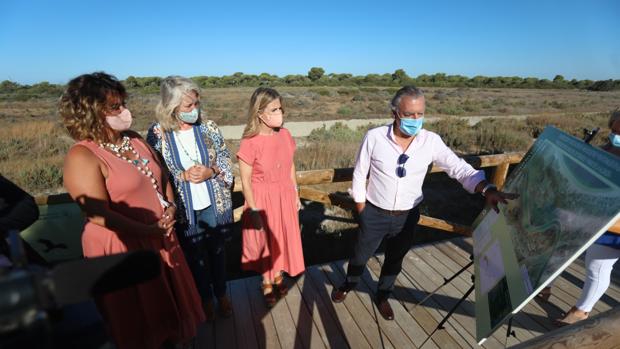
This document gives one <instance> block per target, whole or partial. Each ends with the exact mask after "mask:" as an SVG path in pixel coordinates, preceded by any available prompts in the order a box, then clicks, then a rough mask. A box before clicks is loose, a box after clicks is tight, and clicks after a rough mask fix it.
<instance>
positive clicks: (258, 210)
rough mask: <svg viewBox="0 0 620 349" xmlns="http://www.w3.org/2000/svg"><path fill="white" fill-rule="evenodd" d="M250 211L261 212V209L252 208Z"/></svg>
mask: <svg viewBox="0 0 620 349" xmlns="http://www.w3.org/2000/svg"><path fill="white" fill-rule="evenodd" d="M250 211H252V212H260V209H259V208H250Z"/></svg>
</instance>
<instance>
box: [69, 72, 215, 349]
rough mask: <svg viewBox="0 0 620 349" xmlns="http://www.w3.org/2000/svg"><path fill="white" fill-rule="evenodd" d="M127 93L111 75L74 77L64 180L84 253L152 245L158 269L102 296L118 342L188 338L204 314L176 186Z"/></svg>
mask: <svg viewBox="0 0 620 349" xmlns="http://www.w3.org/2000/svg"><path fill="white" fill-rule="evenodd" d="M126 97H127V93H126V91H125V88H124V87H123V85H122V84H121V83H120V82H119V81H118V80H117V79H116V78H115V77H113V76H111V75H108V74H105V73H93V74H85V75H81V76H78V77H77V78H75V79H73V80H71V81H70V82H69V84H68V86H67V89H66V91H65V93H64V94H63V96H62V97H61V99H60V103H59V111H60V114H61V116H62V117H63V121H64V124H65V126H66V128H67V130H68V131H69V133H70V134H71V136H72V137H73V139H75V140H76V143H75V144H74V145H73V146H72V147H71V149H70V150H69V152H68V154H67V156H66V158H65V163H64V185H65V187H66V188H67V191H68V192H69V194H70V195H71V197H72V198H73V199H74V200H75V201H76V202H77V203H78V205H80V207H81V208H82V210H83V212H84V213H85V215H86V217H87V220H86V223H85V225H84V230H83V234H82V249H83V252H84V256H85V257H86V258H90V257H97V256H104V255H110V254H116V253H123V252H127V251H134V250H152V251H155V252H157V253H158V254H159V256H160V257H161V270H162V272H161V274H160V275H159V276H158V277H157V278H155V279H153V280H150V281H147V282H144V283H141V284H138V285H136V286H133V287H129V288H126V289H123V290H120V291H116V292H113V293H108V294H106V295H104V296H102V297H100V298H98V299H97V305H98V308H99V310H100V311H101V313H102V315H103V317H104V320H105V322H106V325H107V328H108V331H109V333H110V334H111V336H112V337H113V339H114V341H115V343H116V345H117V347H119V348H162V347H164V346H166V345H176V344H184V343H188V342H189V341H190V340H191V339H192V338H193V337H194V336H195V335H196V327H197V325H198V324H199V323H200V322H201V321H203V320H204V313H203V312H202V310H201V307H197V306H196V304H200V296H199V295H198V292H197V290H196V286H195V284H194V281H193V278H192V275H191V272H190V270H189V268H188V266H187V263H186V261H185V257H184V255H183V252H182V251H181V249H180V247H179V242H178V240H177V236H176V233H175V232H174V229H173V227H174V216H175V210H176V207H175V205H174V194H173V191H172V188H171V186H170V184H169V183H168V180H167V175H166V173H165V169H164V168H162V166H161V165H160V163H159V161H158V159H157V156H155V155H154V153H153V152H152V151H151V148H150V147H149V146H148V145H147V144H146V142H145V141H144V140H143V139H142V138H141V137H140V135H138V134H137V133H135V132H132V131H130V130H129V127H130V126H131V121H132V117H131V112H130V111H129V109H127V108H126V107H125V98H126Z"/></svg>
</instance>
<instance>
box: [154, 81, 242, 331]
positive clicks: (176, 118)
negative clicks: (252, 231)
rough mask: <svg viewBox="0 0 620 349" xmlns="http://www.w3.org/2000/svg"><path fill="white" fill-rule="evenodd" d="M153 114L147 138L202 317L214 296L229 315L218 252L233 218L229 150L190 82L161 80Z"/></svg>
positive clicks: (222, 259)
mask: <svg viewBox="0 0 620 349" xmlns="http://www.w3.org/2000/svg"><path fill="white" fill-rule="evenodd" d="M156 116H157V122H156V123H154V124H153V125H152V126H151V127H150V129H149V131H148V135H147V141H148V143H149V144H150V145H151V146H152V147H153V148H154V149H155V150H156V151H157V152H158V153H159V154H160V155H161V157H162V158H163V159H164V162H165V164H166V166H167V168H168V170H169V171H170V173H171V177H172V182H173V185H174V187H175V188H176V192H177V200H176V203H177V206H178V207H179V209H178V211H177V212H178V215H177V231H179V232H181V234H180V235H181V236H180V237H179V239H180V241H181V246H182V247H183V251H184V252H185V256H186V257H187V261H188V263H189V266H190V268H191V270H192V274H193V275H194V279H195V281H196V285H197V286H198V291H199V292H200V295H201V296H202V300H203V307H204V310H205V314H206V316H207V320H213V319H214V318H215V312H214V310H213V309H214V307H213V296H214V295H215V298H217V300H218V305H219V312H220V315H221V316H223V317H229V316H231V315H232V304H231V302H230V300H229V299H228V296H227V295H226V255H225V253H224V252H225V238H226V237H227V236H228V234H229V232H230V225H231V223H232V221H233V218H232V201H231V195H230V194H231V193H230V192H231V187H232V183H233V175H232V170H231V160H230V153H229V152H228V148H227V147H226V143H224V138H223V137H222V134H221V132H220V130H219V128H218V127H217V125H216V124H215V122H213V121H211V120H206V119H204V118H203V116H204V115H202V113H201V110H200V90H199V88H198V86H197V85H196V84H195V83H194V82H193V81H192V80H190V79H188V78H184V77H180V76H169V77H167V78H165V79H164V80H163V81H162V83H161V101H160V102H159V104H158V106H157V109H156Z"/></svg>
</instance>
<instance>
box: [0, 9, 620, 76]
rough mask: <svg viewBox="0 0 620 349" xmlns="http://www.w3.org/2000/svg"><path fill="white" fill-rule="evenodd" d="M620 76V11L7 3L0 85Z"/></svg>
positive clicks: (1, 21) (1, 18)
mask: <svg viewBox="0 0 620 349" xmlns="http://www.w3.org/2000/svg"><path fill="white" fill-rule="evenodd" d="M313 66H318V67H322V68H324V69H325V71H326V72H327V73H352V74H355V75H365V74H368V73H392V72H393V71H394V70H396V69H399V68H402V69H405V71H406V72H407V73H408V74H409V75H411V76H418V75H420V74H434V73H439V72H441V73H446V74H460V75H465V76H469V77H473V76H475V75H486V76H521V77H529V76H532V77H538V78H549V79H552V78H553V77H554V76H555V75H556V74H561V75H563V76H564V77H565V78H566V79H572V78H576V79H592V80H601V79H619V78H620V1H617V0H610V1H597V0H592V1H584V0H580V1H572V0H564V1H559V0H558V1H556V0H554V1H545V0H537V1H529V0H521V1H502V0H495V1H425V2H417V1H412V0H409V1H406V0H405V1H388V0H386V1H364V0H358V1H338V0H330V1H323V0H313V1H295V0H289V1H250V2H244V1H129V0H127V1H116V0H108V1H88V0H82V1H62V0H55V1H51V0H49V1H43V0H41V1H34V0H1V1H0V81H2V80H12V81H17V82H20V83H26V84H32V83H36V82H40V81H49V82H52V83H66V82H67V81H68V80H69V79H70V78H72V77H74V76H76V75H79V74H82V73H88V72H92V71H98V70H103V71H106V72H109V73H112V74H114V75H116V76H117V77H119V78H121V79H124V78H126V77H127V76H129V75H134V76H166V75H171V74H178V75H185V76H197V75H216V76H221V75H228V74H232V73H235V72H244V73H248V74H260V73H262V72H267V73H270V74H277V75H279V76H283V75H287V74H306V73H307V71H308V70H309V69H310V68H311V67H313Z"/></svg>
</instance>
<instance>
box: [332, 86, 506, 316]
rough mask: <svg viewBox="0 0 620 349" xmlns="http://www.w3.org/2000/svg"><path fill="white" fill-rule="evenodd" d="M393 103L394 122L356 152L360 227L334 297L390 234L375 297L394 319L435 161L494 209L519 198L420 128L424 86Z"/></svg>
mask: <svg viewBox="0 0 620 349" xmlns="http://www.w3.org/2000/svg"><path fill="white" fill-rule="evenodd" d="M391 105H392V114H393V115H394V123H393V124H391V125H385V126H380V127H376V128H374V129H371V130H369V131H368V132H367V133H366V136H365V137H364V140H363V141H362V145H361V146H360V150H359V153H358V155H357V160H356V163H355V170H354V172H353V183H352V188H351V195H352V196H353V200H354V201H355V203H356V209H357V212H358V213H359V226H360V232H359V235H358V238H357V241H356V244H355V248H354V253H353V256H352V257H351V259H350V260H349V266H348V270H347V278H346V281H345V282H344V284H343V285H341V286H340V287H339V288H336V289H334V292H333V293H332V300H333V301H334V302H336V303H339V302H342V301H344V299H345V298H346V296H347V294H348V292H349V291H351V290H352V289H353V288H355V286H356V284H357V282H359V279H360V276H361V275H362V273H363V271H364V268H365V266H366V262H367V261H368V258H370V257H371V256H372V254H374V252H375V251H376V249H377V248H378V247H379V245H380V244H381V241H383V239H386V245H385V261H384V263H383V267H382V269H381V276H380V277H379V284H378V290H377V294H376V297H375V304H376V305H377V309H378V310H379V313H380V314H381V315H382V316H383V317H384V318H385V319H386V320H392V319H394V313H393V311H392V308H391V306H390V304H389V303H388V298H389V295H390V293H391V291H392V289H393V288H394V281H395V280H396V276H397V275H398V273H400V270H401V268H402V261H403V258H404V257H405V255H406V254H407V252H408V251H409V248H410V247H411V245H412V243H413V234H414V231H415V227H416V225H417V223H418V220H419V218H420V212H419V210H418V204H419V203H420V202H421V201H422V199H423V195H422V183H423V182H424V177H425V176H426V172H427V170H428V166H429V165H430V164H431V163H434V164H435V165H437V166H439V167H441V168H442V169H444V170H445V172H446V173H447V174H448V175H449V176H450V177H452V178H454V179H456V180H458V181H459V182H460V183H461V185H463V187H464V188H465V189H466V190H467V191H468V192H470V193H481V194H482V195H484V196H485V198H486V202H487V204H488V205H491V206H493V208H494V209H495V210H497V204H498V203H499V202H502V203H506V199H512V198H514V197H516V196H515V195H513V194H506V193H502V192H500V191H497V189H496V188H495V186H493V185H492V184H490V183H488V182H487V181H486V179H485V176H484V172H483V171H478V170H475V169H474V168H472V167H471V166H470V165H469V164H468V163H467V162H465V161H464V160H463V159H461V158H459V157H457V156H456V155H455V154H454V153H453V152H452V151H451V150H450V149H449V148H448V147H447V146H446V145H445V144H444V142H443V141H442V140H441V138H440V137H439V135H437V134H436V133H433V132H430V131H427V130H425V129H423V128H422V125H423V122H424V111H425V100H424V94H423V93H422V91H421V90H420V89H418V88H416V87H413V86H405V87H403V88H401V89H400V90H398V92H396V95H395V96H394V98H393V99H392V102H391ZM367 177H368V185H366V178H367Z"/></svg>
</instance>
